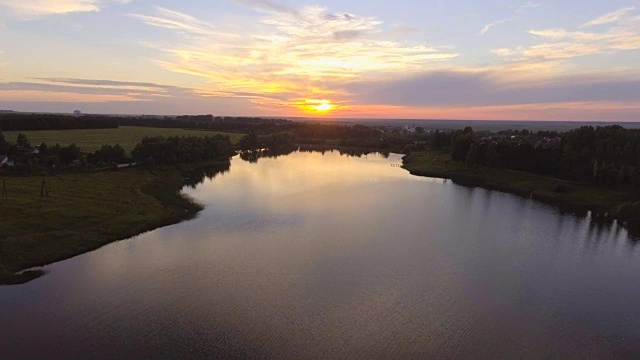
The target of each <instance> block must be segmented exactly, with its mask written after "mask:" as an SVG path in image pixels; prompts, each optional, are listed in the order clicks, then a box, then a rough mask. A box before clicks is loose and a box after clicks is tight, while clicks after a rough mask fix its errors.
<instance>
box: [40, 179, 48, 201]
mask: <svg viewBox="0 0 640 360" xmlns="http://www.w3.org/2000/svg"><path fill="white" fill-rule="evenodd" d="M43 197H49V189H48V188H47V180H45V178H42V187H41V188H40V198H43Z"/></svg>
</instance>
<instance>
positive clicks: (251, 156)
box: [240, 147, 298, 164]
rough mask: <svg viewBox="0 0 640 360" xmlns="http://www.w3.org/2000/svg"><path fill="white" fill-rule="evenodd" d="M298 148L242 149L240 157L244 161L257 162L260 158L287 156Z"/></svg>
mask: <svg viewBox="0 0 640 360" xmlns="http://www.w3.org/2000/svg"><path fill="white" fill-rule="evenodd" d="M296 150H298V149H297V148H295V147H288V148H278V149H257V150H242V151H240V158H241V159H242V160H244V161H247V162H250V163H252V164H256V163H257V162H258V160H260V159H262V158H268V159H277V158H279V157H280V156H286V155H289V154H291V153H293V152H295V151H296Z"/></svg>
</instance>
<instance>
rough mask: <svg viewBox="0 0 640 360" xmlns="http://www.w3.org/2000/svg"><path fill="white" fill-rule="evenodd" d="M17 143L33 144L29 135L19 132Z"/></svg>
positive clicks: (26, 145)
mask: <svg viewBox="0 0 640 360" xmlns="http://www.w3.org/2000/svg"><path fill="white" fill-rule="evenodd" d="M16 145H18V146H22V147H29V146H31V144H29V140H27V135H25V134H22V133H20V134H18V139H17V140H16Z"/></svg>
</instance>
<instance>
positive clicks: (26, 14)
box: [0, 0, 132, 20]
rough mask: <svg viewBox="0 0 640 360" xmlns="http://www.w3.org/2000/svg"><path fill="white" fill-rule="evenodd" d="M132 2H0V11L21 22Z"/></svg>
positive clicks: (70, 0) (110, 0)
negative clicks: (5, 10) (3, 10)
mask: <svg viewBox="0 0 640 360" xmlns="http://www.w3.org/2000/svg"><path fill="white" fill-rule="evenodd" d="M131 1H132V0H109V1H105V0H0V9H3V8H4V9H7V11H8V12H9V13H10V14H11V15H13V16H14V17H17V18H18V19H21V20H30V19H36V18H41V17H45V16H50V15H62V14H69V13H82V12H98V11H100V10H101V9H102V8H103V7H104V6H105V5H106V4H108V3H110V2H111V3H116V4H122V5H124V4H128V3H130V2H131Z"/></svg>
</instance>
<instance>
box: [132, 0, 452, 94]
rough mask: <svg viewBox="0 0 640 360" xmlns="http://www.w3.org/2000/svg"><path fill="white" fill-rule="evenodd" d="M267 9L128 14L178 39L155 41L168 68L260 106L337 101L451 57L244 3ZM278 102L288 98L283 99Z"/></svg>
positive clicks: (373, 30) (371, 29) (305, 14)
mask: <svg viewBox="0 0 640 360" xmlns="http://www.w3.org/2000/svg"><path fill="white" fill-rule="evenodd" d="M243 3H245V4H250V5H252V6H254V7H259V8H260V9H264V10H265V14H264V15H263V16H262V17H261V18H260V19H259V21H252V22H250V23H249V22H247V23H240V24H238V23H234V24H231V25H230V24H224V23H215V24H213V23H209V22H206V21H203V20H201V19H198V18H196V17H194V16H191V15H188V14H184V13H180V12H177V11H173V10H169V9H165V8H157V9H156V13H155V14H153V15H141V14H135V15H132V16H134V17H136V18H138V19H140V20H142V21H143V22H145V23H146V24H148V25H150V26H155V27H159V28H164V29H168V30H172V31H174V32H175V33H177V34H178V35H180V36H181V41H179V42H177V43H176V42H173V43H166V44H165V43H158V44H155V45H154V47H155V48H156V49H158V50H160V51H162V52H163V53H164V54H165V56H163V57H161V58H157V59H155V61H156V63H157V64H159V65H160V66H162V67H163V68H165V69H168V70H170V71H174V72H177V73H182V74H188V75H192V76H198V77H202V78H204V79H206V80H207V81H208V83H209V87H210V88H211V89H212V90H215V91H221V90H230V91H239V92H254V93H259V94H265V95H269V96H268V97H265V98H260V99H258V100H254V101H255V102H256V103H258V104H259V105H261V106H273V107H276V106H285V107H286V106H296V104H299V103H300V101H304V99H313V98H318V97H321V98H326V97H328V96H329V95H333V96H336V97H339V96H341V94H339V93H338V92H336V91H335V90H333V89H331V87H328V86H326V83H327V82H329V81H334V80H341V81H351V80H353V79H358V78H375V77H379V76H386V75H388V74H394V73H403V74H406V73H411V72H418V71H423V70H424V69H428V68H429V67H430V66H431V65H432V64H434V63H437V62H442V61H446V60H448V59H452V58H455V57H456V56H457V54H456V53H453V52H451V51H450V50H443V49H441V48H437V47H431V46H427V45H424V44H418V43H407V42H400V41H396V40H394V39H392V38H389V36H390V34H389V33H385V32H384V31H382V24H383V23H382V21H381V20H379V19H378V18H375V17H362V16H358V15H355V14H350V13H332V12H329V11H328V10H327V9H325V8H323V7H318V6H307V7H302V8H300V9H297V10H295V11H293V10H291V9H289V10H291V11H289V10H287V9H283V8H281V7H279V6H278V7H275V4H274V3H273V2H270V1H243ZM278 99H287V100H286V101H282V100H278Z"/></svg>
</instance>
